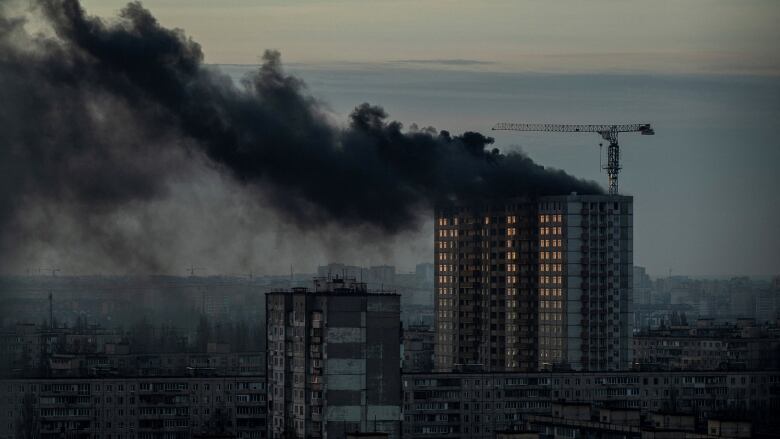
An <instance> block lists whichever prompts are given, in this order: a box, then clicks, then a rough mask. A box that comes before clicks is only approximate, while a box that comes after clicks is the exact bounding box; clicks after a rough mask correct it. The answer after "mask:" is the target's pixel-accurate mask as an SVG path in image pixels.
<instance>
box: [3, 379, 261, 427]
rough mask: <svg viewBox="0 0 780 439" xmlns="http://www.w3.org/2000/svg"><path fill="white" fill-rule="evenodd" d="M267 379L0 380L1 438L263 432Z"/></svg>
mask: <svg viewBox="0 0 780 439" xmlns="http://www.w3.org/2000/svg"><path fill="white" fill-rule="evenodd" d="M265 386H266V382H265V376H262V375H259V376H240V377H238V376H235V377H189V376H188V377H165V378H162V377H157V378H148V377H131V378H120V377H106V378H25V379H8V380H3V381H2V382H0V395H2V396H0V438H2V439H10V438H16V437H38V438H42V439H45V438H60V437H69V438H102V439H157V438H160V439H162V438H166V439H168V438H173V439H176V438H189V437H193V436H195V435H209V434H212V435H230V436H233V437H238V438H251V439H259V438H265V437H266V391H265Z"/></svg>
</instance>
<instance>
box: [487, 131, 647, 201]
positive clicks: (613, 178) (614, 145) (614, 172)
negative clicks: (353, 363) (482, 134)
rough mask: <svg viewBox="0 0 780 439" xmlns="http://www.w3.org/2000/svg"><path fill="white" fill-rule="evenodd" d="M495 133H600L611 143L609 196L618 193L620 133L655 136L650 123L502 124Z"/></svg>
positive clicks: (606, 167) (608, 165)
mask: <svg viewBox="0 0 780 439" xmlns="http://www.w3.org/2000/svg"><path fill="white" fill-rule="evenodd" d="M493 130H494V131H543V132H547V133H598V134H599V135H600V136H601V137H603V138H604V140H606V141H608V142H609V147H608V148H607V165H606V166H604V169H606V170H607V178H608V179H609V194H610V195H617V193H618V173H620V146H619V145H618V133H640V134H642V135H644V136H652V135H653V134H655V131H653V128H652V127H651V126H650V124H649V123H631V124H623V125H568V124H554V123H510V122H502V123H498V124H496V125H495V126H494V127H493Z"/></svg>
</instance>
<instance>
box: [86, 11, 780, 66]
mask: <svg viewBox="0 0 780 439" xmlns="http://www.w3.org/2000/svg"><path fill="white" fill-rule="evenodd" d="M124 3H125V2H123V1H122V0H85V1H84V5H85V6H86V7H87V8H88V9H89V10H90V11H92V12H94V13H96V14H99V15H105V16H110V15H113V14H114V13H115V12H116V11H118V10H119V9H120V8H121V6H122V5H123V4H124ZM143 3H144V5H145V6H147V7H148V8H150V9H152V10H153V11H154V13H155V14H156V16H157V17H158V18H159V19H160V20H161V21H162V22H163V23H164V24H165V25H167V26H175V27H180V28H183V29H185V30H186V31H187V32H188V33H189V34H190V35H192V36H193V37H194V38H195V39H196V40H197V41H199V42H200V43H201V44H202V45H203V48H204V51H205V52H206V54H207V55H206V61H207V62H210V63H217V64H223V63H237V64H247V63H254V62H257V60H258V56H259V53H261V49H265V48H276V49H279V50H281V51H282V52H283V53H284V56H285V59H286V60H287V61H289V62H318V63H322V62H377V61H387V60H407V59H414V60H442V59H446V60H469V61H482V62H487V63H492V64H493V65H492V66H491V68H492V69H496V68H501V69H508V70H518V69H521V70H545V71H549V70H556V71H566V72H572V71H594V70H598V71H600V70H609V71H615V70H620V71H652V72H673V73H680V72H686V73H690V72H698V73H760V74H768V73H777V72H778V71H780V51H778V50H777V42H778V41H780V30H779V29H780V27H778V26H777V23H778V22H780V7H778V4H777V2H776V1H774V0H749V1H736V0H685V1H680V0H656V1H644V0H643V1H639V0H627V1H618V0H590V1H572V0H561V1H554V2H549V1H543V0H500V1H499V0H493V1H458V0H423V1H420V0H414V1H408V0H392V1H391V0H334V1H323V0H315V1H312V0H296V1H284V0H277V1H269V0H224V1H218V2H216V1H211V0H189V1H187V2H186V3H183V2H181V1H180V0H147V1H144V2H143ZM185 5H186V6H185Z"/></svg>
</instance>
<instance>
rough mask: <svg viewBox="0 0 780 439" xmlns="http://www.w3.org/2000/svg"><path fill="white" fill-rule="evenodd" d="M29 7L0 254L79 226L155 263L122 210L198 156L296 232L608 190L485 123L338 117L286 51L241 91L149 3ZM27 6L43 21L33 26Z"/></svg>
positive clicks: (406, 221)
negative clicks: (483, 201)
mask: <svg viewBox="0 0 780 439" xmlns="http://www.w3.org/2000/svg"><path fill="white" fill-rule="evenodd" d="M33 5H34V7H33V8H32V9H30V10H29V11H32V12H27V13H25V14H21V15H20V14H14V13H11V12H10V9H3V8H2V7H1V6H0V185H1V186H0V263H8V262H9V261H11V260H13V259H14V258H16V257H17V256H18V255H19V254H20V252H22V250H23V249H24V247H25V242H26V241H25V240H26V238H29V237H30V234H34V235H35V238H36V240H37V241H40V242H47V236H49V235H54V234H56V231H57V230H61V229H62V228H63V227H67V230H69V233H70V232H71V231H72V232H73V233H74V236H77V237H78V239H76V241H77V242H72V243H70V244H71V245H74V246H79V245H86V244H84V241H85V240H91V241H92V245H90V246H89V248H90V252H97V253H98V257H104V258H109V259H114V260H127V259H133V260H134V261H135V265H137V266H139V267H147V268H149V269H152V268H155V267H158V266H159V257H158V255H157V254H156V252H155V251H154V247H155V246H154V245H151V244H147V243H144V244H139V243H138V242H133V241H132V240H128V239H125V238H124V237H123V236H124V235H123V234H119V233H116V229H117V227H120V226H121V227H127V224H124V225H123V224H122V223H123V221H125V222H126V221H127V220H126V219H125V217H124V212H127V211H128V210H132V209H140V210H143V209H148V206H150V205H153V204H154V203H155V202H158V201H159V200H160V199H165V198H167V197H170V196H171V190H172V189H171V188H172V187H180V186H181V184H182V182H187V181H188V179H191V178H193V175H195V174H196V171H194V169H196V168H197V166H200V165H205V167H206V168H209V169H211V170H212V171H217V173H218V174H219V175H221V176H223V177H220V178H224V179H227V180H229V181H230V182H231V184H235V183H238V184H235V187H238V188H240V189H239V190H240V191H242V192H243V193H244V194H245V197H244V198H245V200H246V199H248V200H250V203H251V200H253V199H255V198H256V199H258V200H263V203H265V205H270V206H272V207H273V208H274V210H275V212H276V214H278V215H280V216H281V217H282V218H283V219H284V221H286V222H289V223H291V224H295V225H297V226H298V227H305V228H309V229H311V228H322V227H326V226H327V227H332V226H334V225H336V226H338V227H341V228H350V227H370V228H373V229H375V230H379V231H381V232H382V235H385V236H387V235H393V234H396V233H399V232H402V231H404V230H408V229H413V228H415V227H416V226H417V225H418V223H419V218H420V215H419V214H420V212H421V211H430V208H431V207H432V206H433V205H434V204H436V203H438V202H440V201H443V200H453V199H456V200H463V199H470V198H485V197H490V196H515V195H545V194H562V193H569V192H571V191H578V192H581V193H594V192H600V188H599V187H598V186H597V185H596V184H595V183H592V182H585V181H582V180H579V179H577V178H575V177H572V176H570V175H568V174H566V173H564V172H562V171H556V170H550V169H545V168H544V167H542V166H540V165H537V164H535V163H534V162H533V161H532V160H531V159H530V158H528V157H527V156H525V155H523V154H520V153H508V154H502V153H500V152H499V151H498V150H497V149H491V145H492V143H493V139H492V138H490V137H486V136H483V135H482V134H480V133H475V132H466V133H464V134H462V135H451V134H450V133H448V132H446V131H441V132H438V133H437V132H435V131H433V130H422V131H419V130H411V131H404V130H403V129H402V126H401V124H400V123H398V122H394V121H390V120H389V119H388V115H387V114H386V113H385V111H384V110H383V109H382V108H380V107H378V106H374V105H370V104H361V105H359V106H357V107H356V108H355V109H354V111H353V112H352V113H351V115H350V118H349V121H348V124H347V125H346V126H339V125H338V124H334V123H332V122H330V121H329V117H328V116H329V115H328V114H327V112H326V110H324V109H323V107H322V106H321V105H320V104H319V103H318V102H317V100H316V99H314V98H313V97H312V96H311V95H310V94H309V93H308V91H307V89H306V86H305V84H304V83H303V82H302V81H301V80H300V79H297V78H295V77H293V76H290V75H288V74H286V73H285V72H284V70H283V69H282V65H281V61H280V55H279V53H278V52H273V51H267V52H266V53H265V55H264V56H263V61H264V62H263V64H262V66H261V67H260V68H259V69H258V70H257V71H256V72H255V73H254V74H252V75H250V76H247V77H245V78H244V80H243V81H242V82H241V84H240V86H237V85H236V84H235V83H234V81H232V80H231V79H230V78H229V77H228V76H227V75H225V74H224V73H221V72H220V71H219V70H217V69H215V68H211V67H209V66H206V65H204V64H203V52H202V51H201V48H200V46H199V45H198V44H197V43H196V42H194V41H193V40H192V39H190V38H188V37H187V36H186V35H185V34H184V32H183V31H181V30H171V29H166V28H164V27H162V26H160V25H159V23H158V22H157V21H156V19H155V18H154V17H153V16H152V15H151V13H150V12H149V11H148V10H146V9H144V8H143V7H142V6H141V4H140V3H130V4H128V5H127V6H126V7H125V9H123V10H122V11H121V13H120V15H119V17H118V18H117V19H116V20H112V21H111V22H104V21H103V20H101V19H99V18H96V17H91V16H88V15H87V14H86V13H85V11H84V10H83V8H82V7H81V5H80V4H79V2H78V0H38V1H35V2H34V3H33ZM30 16H34V17H35V18H34V19H35V20H36V22H37V21H42V22H43V25H44V26H43V28H44V31H42V32H41V33H35V34H31V32H30V31H28V30H27V29H26V28H27V23H28V20H29V19H30ZM47 32H48V33H47ZM196 164H198V165H196ZM201 167H204V166H201ZM231 187H232V186H231ZM215 208H218V206H215ZM203 215H204V216H208V212H204V213H203ZM144 218H145V216H144V215H140V216H138V215H136V216H135V217H134V219H133V224H132V227H133V228H135V229H137V230H140V232H139V233H136V235H135V236H145V235H146V234H148V235H150V236H148V239H149V241H150V242H153V241H158V242H159V240H163V242H164V240H165V239H166V238H164V237H162V236H158V235H157V234H155V230H156V229H155V227H154V225H153V224H149V221H145V220H144ZM147 219H148V218H147ZM184 220H185V219H184V218H182V221H184ZM186 220H187V221H192V218H186ZM31 223H34V224H35V227H29V224H31ZM26 225H28V226H27V227H26ZM21 231H24V233H22V232H21ZM166 233H167V232H166ZM52 241H53V240H52ZM95 243H97V244H95ZM150 246H151V250H150Z"/></svg>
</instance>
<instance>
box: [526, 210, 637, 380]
mask: <svg viewBox="0 0 780 439" xmlns="http://www.w3.org/2000/svg"><path fill="white" fill-rule="evenodd" d="M632 276H633V200H632V198H631V197H626V196H616V195H568V196H560V197H544V198H543V199H542V200H541V201H540V202H539V367H540V368H542V369H546V368H550V367H555V366H562V367H570V368H572V369H574V370H593V371H596V370H624V369H628V368H629V367H631V357H632V355H631V352H632V343H631V336H632V331H633V309H632V301H633V281H632Z"/></svg>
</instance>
